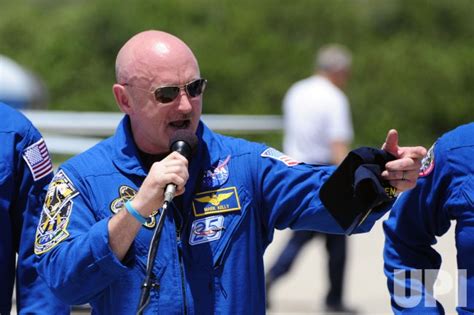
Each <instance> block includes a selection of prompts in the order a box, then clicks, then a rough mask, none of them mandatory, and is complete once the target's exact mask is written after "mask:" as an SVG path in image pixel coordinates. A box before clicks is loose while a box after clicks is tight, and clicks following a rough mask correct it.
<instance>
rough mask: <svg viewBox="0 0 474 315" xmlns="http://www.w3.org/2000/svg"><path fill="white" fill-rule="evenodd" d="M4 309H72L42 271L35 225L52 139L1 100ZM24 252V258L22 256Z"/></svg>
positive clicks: (0, 283) (0, 280) (0, 306)
mask: <svg viewBox="0 0 474 315" xmlns="http://www.w3.org/2000/svg"><path fill="white" fill-rule="evenodd" d="M0 117H2V123H1V124H0V143H1V145H2V148H1V149H0V314H1V315H6V314H10V310H11V307H12V293H13V286H14V283H15V279H16V309H17V312H18V313H19V314H48V315H49V314H60V315H61V314H69V307H68V306H67V305H64V304H63V303H62V302H60V301H59V300H58V299H57V298H56V297H55V296H54V295H53V294H52V293H51V291H50V290H49V288H48V287H47V285H46V284H45V283H44V281H43V280H42V279H41V278H40V277H39V276H38V274H37V272H36V264H37V261H36V259H35V255H34V253H33V246H34V238H35V230H36V227H37V225H38V220H39V217H40V214H41V208H42V205H43V202H44V196H45V187H46V186H47V185H48V184H49V182H50V181H51V179H52V177H53V166H52V163H51V160H50V156H49V152H48V149H47V147H46V144H45V142H44V140H43V138H42V137H41V134H40V133H39V132H38V130H37V129H36V128H35V127H34V126H33V125H32V124H31V122H30V121H29V120H28V119H27V118H26V117H25V116H23V115H22V114H21V113H19V112H18V111H17V110H15V109H13V108H11V107H10V106H8V105H6V104H3V103H0ZM17 254H18V261H17V262H15V261H16V256H17Z"/></svg>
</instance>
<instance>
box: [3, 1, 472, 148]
mask: <svg viewBox="0 0 474 315" xmlns="http://www.w3.org/2000/svg"><path fill="white" fill-rule="evenodd" d="M0 8H1V10H0V39H1V40H0V54H2V55H5V56H7V57H9V58H12V59H14V60H15V61H16V62H18V63H19V64H21V65H23V66H25V67H26V68H27V69H29V70H31V71H32V72H33V73H35V74H36V75H37V76H38V77H39V78H41V80H42V81H43V82H44V85H45V86H46V88H47V90H48V95H49V102H48V103H47V108H48V109H50V110H76V111H117V107H116V105H115V102H114V100H113V96H112V93H111V85H112V84H113V83H114V62H115V56H116V54H117V52H118V49H119V48H120V47H121V46H122V45H123V44H124V42H125V41H126V40H127V39H128V38H129V37H131V36H132V35H133V34H135V33H137V32H139V31H142V30H146V29H161V30H164V31H168V32H171V33H173V34H176V35H178V36H179V37H181V38H182V39H183V40H184V41H185V42H186V43H188V44H189V45H190V46H191V48H192V49H193V50H194V52H195V54H196V56H197V58H198V60H199V62H200V66H201V72H202V75H203V76H204V77H206V78H207V79H208V81H209V84H208V89H207V90H206V94H205V101H204V108H203V111H204V113H213V114H218V113H221V114H224V113H225V114H280V113H281V101H282V98H283V95H284V93H285V92H286V90H287V89H288V87H289V86H290V85H291V84H292V83H293V82H294V81H296V80H299V79H301V78H304V77H306V76H308V75H310V74H311V73H312V65H313V58H314V53H315V51H316V49H317V48H318V47H319V46H321V45H322V44H326V43H328V42H338V43H341V44H343V45H346V46H347V47H348V48H349V49H350V50H351V51H352V53H353V67H352V79H351V81H350V83H349V86H348V89H347V95H348V98H349V100H350V102H351V105H352V113H353V119H354V129H355V131H356V139H355V143H354V146H358V145H361V144H363V145H377V146H378V145H380V143H381V142H382V141H383V140H384V139H383V135H384V134H385V132H386V131H387V129H388V128H398V129H400V131H401V137H402V141H403V143H404V144H423V145H425V146H429V145H431V143H432V142H433V141H434V140H435V139H436V138H437V136H439V135H440V134H442V133H443V132H445V131H447V130H449V129H452V128H453V127H454V126H457V125H459V124H462V123H466V122H469V121H472V120H473V118H474V111H473V104H474V102H473V100H474V93H473V87H474V84H473V83H474V71H473V70H474V66H473V56H474V23H473V22H472V17H473V16H474V1H471V0H433V1H428V0H332V1H324V0H299V1H282V0H260V1H251V0H240V1H231V0H197V1H190V0H161V1H149V0H137V1H133V2H130V1H126V2H120V1H115V0H95V1H93V0H64V1H55V0H20V1H10V0H0ZM278 137H279V135H272V137H270V139H269V140H268V139H264V140H265V141H271V142H272V144H274V145H275V146H277V147H279V146H280V145H281V141H280V139H279V138H278Z"/></svg>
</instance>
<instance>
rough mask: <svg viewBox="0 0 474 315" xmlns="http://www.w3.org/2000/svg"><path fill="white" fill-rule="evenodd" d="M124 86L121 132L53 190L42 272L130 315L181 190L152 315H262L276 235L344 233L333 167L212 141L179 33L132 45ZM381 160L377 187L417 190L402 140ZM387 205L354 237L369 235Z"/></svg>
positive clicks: (416, 156)
mask: <svg viewBox="0 0 474 315" xmlns="http://www.w3.org/2000/svg"><path fill="white" fill-rule="evenodd" d="M116 76H117V83H116V84H114V85H113V93H114V96H115V100H116V102H117V104H118V106H119V108H120V110H121V111H123V112H124V113H125V116H124V118H123V120H122V121H121V123H120V125H119V126H118V128H117V131H116V133H115V135H114V136H112V137H111V138H109V139H107V140H105V141H103V142H101V143H100V144H98V145H97V146H95V147H93V148H92V149H90V150H88V151H86V152H84V153H82V154H80V155H78V156H77V157H74V158H72V159H71V160H69V161H67V162H65V163H64V164H63V165H62V166H61V167H60V169H59V171H58V172H57V174H56V175H55V177H54V179H53V180H52V182H51V184H50V186H49V190H48V193H47V196H46V202H45V205H44V207H43V209H44V210H43V214H42V217H41V219H40V223H39V225H38V230H37V233H36V242H35V251H36V253H37V255H38V256H39V272H40V274H41V275H42V276H43V278H44V279H46V281H47V282H48V284H49V286H50V287H51V289H52V290H53V291H54V292H55V293H56V295H57V296H58V297H60V298H61V299H63V300H64V301H67V302H68V303H71V304H82V303H86V302H89V303H90V304H91V305H92V307H93V313H94V314H132V313H135V312H136V311H137V305H138V302H139V296H140V290H141V285H142V283H143V280H144V277H145V270H146V264H147V254H148V250H149V244H150V240H151V238H152V234H153V231H154V229H155V228H156V225H157V220H158V218H159V213H160V211H159V209H160V207H162V205H163V202H164V197H163V195H164V189H165V187H166V185H167V184H170V183H172V184H174V185H176V197H175V198H174V200H173V203H172V204H171V205H170V207H169V211H168V212H167V216H166V218H165V219H164V225H163V231H162V234H161V241H160V244H159V248H158V254H157V256H156V259H155V262H154V264H155V265H154V268H153V281H154V285H153V288H152V292H151V295H150V299H149V304H148V306H147V308H146V309H145V311H144V313H146V314H156V313H160V314H213V313H222V314H262V313H264V312H265V288H264V286H265V285H264V283H265V281H264V267H263V253H264V250H265V248H266V247H267V246H268V244H269V243H270V242H271V240H272V238H273V230H274V229H275V228H279V229H283V228H287V227H291V228H294V229H313V230H320V231H324V232H331V233H343V232H344V230H343V229H342V228H341V227H340V226H339V225H338V224H337V222H336V221H335V220H334V219H333V218H332V217H331V215H330V214H329V212H328V210H327V209H326V208H325V207H324V206H323V205H322V203H321V200H320V199H319V190H320V188H321V187H322V185H323V183H324V181H325V180H326V179H327V178H330V175H331V174H332V172H333V168H332V167H312V166H308V165H304V164H300V163H298V162H297V161H295V160H293V159H291V158H289V157H287V156H284V155H283V154H282V153H280V152H278V151H277V150H275V149H272V148H268V147H267V146H265V145H261V144H256V143H251V142H248V141H245V140H241V139H235V138H230V137H225V136H222V135H219V134H216V133H214V132H213V131H211V130H209V129H208V128H207V127H206V125H205V124H203V123H202V122H201V121H200V115H201V109H202V94H203V92H204V90H205V87H206V82H207V81H206V80H205V79H203V78H202V77H201V74H200V70H199V66H198V62H197V60H196V58H195V56H194V54H193V52H192V51H191V50H190V48H189V47H188V46H187V45H186V44H185V43H184V42H183V41H181V40H180V39H178V38H176V37H175V36H173V35H170V34H167V33H164V32H160V31H146V32H142V33H139V34H137V35H135V36H134V37H133V38H131V39H130V40H129V41H128V42H127V43H126V44H125V45H124V46H123V47H122V49H121V50H120V52H119V53H118V56H117V60H116ZM179 130H187V131H189V132H191V133H193V134H195V135H196V136H197V138H198V145H197V149H196V152H195V154H194V157H193V159H192V161H190V162H188V161H187V160H186V159H185V158H184V157H183V156H181V155H180V154H179V153H176V152H174V153H170V149H169V141H170V138H171V137H173V135H174V134H175V133H176V132H177V131H179ZM385 149H386V150H387V151H389V152H391V153H392V154H393V155H395V156H396V157H397V160H394V161H391V162H389V163H387V165H386V170H385V171H384V172H383V173H382V176H383V177H384V178H385V179H386V180H387V181H390V183H391V184H392V185H393V186H394V187H396V188H397V189H399V190H401V191H403V190H406V189H409V188H411V187H413V183H414V182H415V181H416V178H417V176H418V175H417V174H418V172H417V170H418V169H419V167H420V165H421V163H420V161H419V160H420V159H421V157H422V155H423V154H424V149H423V148H420V147H413V148H403V147H399V146H398V138H397V134H396V132H395V131H391V132H390V133H389V135H388V137H387V140H386V144H385ZM402 176H404V177H405V178H403V179H404V180H401V179H402ZM292 187H295V188H294V189H292ZM390 204H391V202H386V203H383V204H381V205H380V207H379V208H380V209H381V210H380V211H379V212H376V213H373V214H371V215H370V216H369V217H368V218H367V220H366V221H365V222H364V223H363V224H362V225H360V226H359V228H358V231H367V230H369V229H370V227H371V226H372V225H373V222H374V221H375V220H376V219H378V218H379V217H380V216H381V215H383V213H384V212H385V211H386V210H387V209H388V207H389V205H390ZM384 210H385V211H384Z"/></svg>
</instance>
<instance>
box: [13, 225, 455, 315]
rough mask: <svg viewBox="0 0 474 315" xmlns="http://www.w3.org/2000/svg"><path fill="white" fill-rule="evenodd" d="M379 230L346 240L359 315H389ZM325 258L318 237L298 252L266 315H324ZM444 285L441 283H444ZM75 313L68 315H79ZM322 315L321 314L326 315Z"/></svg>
mask: <svg viewBox="0 0 474 315" xmlns="http://www.w3.org/2000/svg"><path fill="white" fill-rule="evenodd" d="M453 229H454V227H451V230H450V231H449V232H448V233H447V235H445V236H444V237H443V238H442V239H440V242H439V244H437V246H436V248H437V249H438V250H439V251H440V252H441V253H442V256H443V266H442V269H443V270H445V271H447V272H448V273H449V274H451V275H456V269H455V268H456V264H455V255H456V250H455V247H454V233H453ZM289 233H290V232H289V231H277V232H276V234H275V240H274V242H273V243H272V244H271V246H270V247H269V249H268V251H267V253H266V255H265V265H266V267H268V266H270V265H271V263H272V262H273V261H274V259H275V256H276V255H277V254H278V253H279V251H280V250H281V247H282V246H283V245H284V244H285V242H286V240H287V238H288V236H289ZM383 241H384V237H383V232H382V224H381V221H379V222H377V224H376V225H375V227H374V229H373V230H372V231H371V232H370V233H369V234H364V235H354V236H351V237H350V238H349V259H348V263H347V281H346V285H345V290H346V293H347V294H346V300H347V304H348V305H349V306H351V307H354V308H357V310H359V313H360V314H370V315H384V314H391V311H390V306H389V296H388V293H387V290H386V287H385V276H384V275H383V269H382V266H383V261H382V248H383ZM325 265H326V255H325V250H324V244H323V242H322V240H321V239H315V240H313V241H311V242H310V243H309V244H308V245H307V246H306V247H305V248H304V249H303V251H302V252H301V254H300V256H299V257H298V260H297V261H296V262H295V265H294V268H293V270H292V271H291V272H290V273H289V274H288V275H287V276H285V277H284V278H282V279H281V281H279V282H278V283H276V284H275V287H274V289H273V291H272V292H271V299H272V308H271V309H269V310H268V314H269V315H290V314H291V315H293V314H295V315H296V314H325V313H324V312H322V311H321V310H322V306H323V304H322V300H323V297H324V293H325V290H326V282H327V281H326V275H325V270H326V268H325ZM445 284H446V283H445ZM439 299H440V301H441V302H442V303H443V305H444V306H445V309H446V313H447V314H455V311H454V308H455V304H456V299H455V293H454V290H451V292H450V293H449V294H445V295H442V296H440V297H439ZM15 313H16V312H15V311H13V312H12V314H15ZM85 313H88V312H87V311H85V312H84V311H81V312H79V311H77V312H73V314H77V315H79V314H85ZM326 315H327V314H326Z"/></svg>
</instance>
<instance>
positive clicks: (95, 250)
mask: <svg viewBox="0 0 474 315" xmlns="http://www.w3.org/2000/svg"><path fill="white" fill-rule="evenodd" d="M111 218H112V217H110V218H107V219H104V220H102V221H99V222H98V223H97V224H95V225H94V226H92V228H91V231H90V233H91V234H90V235H91V251H92V255H93V256H94V260H95V264H96V265H97V266H98V267H99V268H100V269H101V271H102V272H104V274H106V275H110V276H117V273H123V272H126V271H127V270H129V267H130V266H131V265H132V264H133V261H134V257H135V254H134V252H135V251H134V249H133V244H132V245H131V247H130V249H129V251H128V252H127V255H126V256H125V258H124V259H123V262H121V261H120V260H118V258H117V256H115V253H114V252H113V251H112V248H111V247H110V243H109V229H108V223H109V220H110V219H111Z"/></svg>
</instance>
